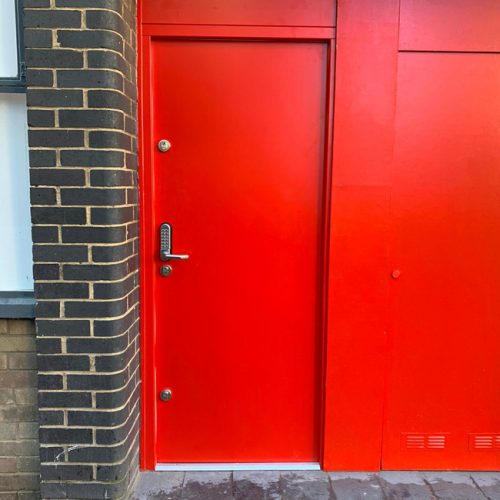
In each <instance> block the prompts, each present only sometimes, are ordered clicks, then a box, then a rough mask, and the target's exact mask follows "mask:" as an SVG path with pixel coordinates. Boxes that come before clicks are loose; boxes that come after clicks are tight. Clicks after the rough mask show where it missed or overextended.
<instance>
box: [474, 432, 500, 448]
mask: <svg viewBox="0 0 500 500" xmlns="http://www.w3.org/2000/svg"><path fill="white" fill-rule="evenodd" d="M469 442H470V447H471V449H472V450H500V434H471V435H470V441H469Z"/></svg>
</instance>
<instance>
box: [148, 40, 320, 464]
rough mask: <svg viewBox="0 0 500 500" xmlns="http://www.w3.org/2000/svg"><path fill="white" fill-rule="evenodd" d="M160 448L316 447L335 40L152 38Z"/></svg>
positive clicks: (246, 451)
mask: <svg viewBox="0 0 500 500" xmlns="http://www.w3.org/2000/svg"><path fill="white" fill-rule="evenodd" d="M152 61H153V82H154V89H153V102H154V105H153V115H154V118H153V124H154V125H153V133H152V143H151V144H150V147H151V148H153V147H154V144H155V143H156V141H158V140H159V139H160V138H163V137H165V138H167V139H169V140H170V141H171V142H172V144H173V146H172V149H171V151H169V152H168V153H166V154H162V153H160V152H155V154H154V159H153V161H154V172H153V176H152V181H153V185H152V186H151V188H152V190H153V193H154V195H155V200H154V206H155V211H154V214H153V217H152V220H150V221H149V223H150V224H151V226H152V227H154V228H155V230H157V229H158V228H159V225H160V223H161V222H169V223H171V224H172V227H173V246H174V248H173V250H174V251H176V252H186V253H188V254H190V259H189V260H188V261H185V262H173V263H171V265H172V268H173V273H172V275H171V276H170V277H168V278H161V277H160V276H159V274H158V269H159V267H160V265H161V261H160V260H159V258H158V245H159V241H158V236H157V235H156V237H155V239H154V243H153V244H152V245H151V246H150V247H149V248H147V249H146V258H149V259H150V260H151V262H154V269H153V271H154V274H153V275H152V277H151V280H152V284H151V286H152V287H153V290H154V297H153V300H154V303H155V304H156V314H155V321H156V326H155V330H156V343H155V366H156V369H157V373H156V379H157V380H156V387H157V389H158V390H160V389H162V388H164V387H170V388H171V389H172V391H173V398H172V400H171V401H170V402H168V403H157V419H158V421H157V425H158V438H157V451H158V461H160V462H172V461H175V462H179V461H180V462H191V461H194V462H234V461H250V462H262V461H264V462H265V461H292V462H293V461H319V459H320V448H319V444H320V441H319V434H320V422H321V419H320V411H321V387H322V383H321V382H322V381H321V354H322V352H321V345H322V335H321V317H322V311H321V286H322V258H321V254H322V251H321V249H322V245H323V237H324V236H323V225H322V217H323V216H322V213H323V204H324V200H323V190H324V188H323V182H324V169H325V158H324V147H325V115H326V111H325V109H326V105H327V103H326V92H327V61H328V44H327V43H318V42H313V43H304V42H293V41H288V42H277V41H267V42H255V41H254V42H241V41H239V42H238V41H232V40H227V41H223V40H220V41H214V40H212V41H206V40H199V41H195V40H191V41H171V40H170V41H168V40H164V41H162V40H155V41H153V54H152Z"/></svg>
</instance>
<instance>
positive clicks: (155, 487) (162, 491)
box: [131, 472, 184, 500]
mask: <svg viewBox="0 0 500 500" xmlns="http://www.w3.org/2000/svg"><path fill="white" fill-rule="evenodd" d="M183 483H184V472H168V473H165V472H141V473H140V474H139V479H138V481H137V486H136V489H135V492H134V494H133V495H132V498H131V500H180V498H181V493H182V485H183Z"/></svg>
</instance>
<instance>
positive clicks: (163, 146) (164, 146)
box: [158, 139, 172, 153]
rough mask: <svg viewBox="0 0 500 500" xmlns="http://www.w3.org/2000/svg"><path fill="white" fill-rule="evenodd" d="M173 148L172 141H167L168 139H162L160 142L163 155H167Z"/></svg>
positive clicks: (159, 145) (159, 147) (159, 146)
mask: <svg viewBox="0 0 500 500" xmlns="http://www.w3.org/2000/svg"><path fill="white" fill-rule="evenodd" d="M171 147H172V144H171V143H170V141H167V139H162V140H161V141H158V149H159V150H160V151H161V152H162V153H166V152H167V151H169V150H170V148H171Z"/></svg>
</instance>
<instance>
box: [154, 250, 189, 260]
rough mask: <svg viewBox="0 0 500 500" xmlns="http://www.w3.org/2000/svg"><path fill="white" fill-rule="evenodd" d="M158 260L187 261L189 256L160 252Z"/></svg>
mask: <svg viewBox="0 0 500 500" xmlns="http://www.w3.org/2000/svg"><path fill="white" fill-rule="evenodd" d="M160 259H161V260H164V261H167V260H172V259H174V260H175V259H177V260H186V259H189V255H186V254H181V255H176V254H175V253H168V252H165V251H160Z"/></svg>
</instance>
